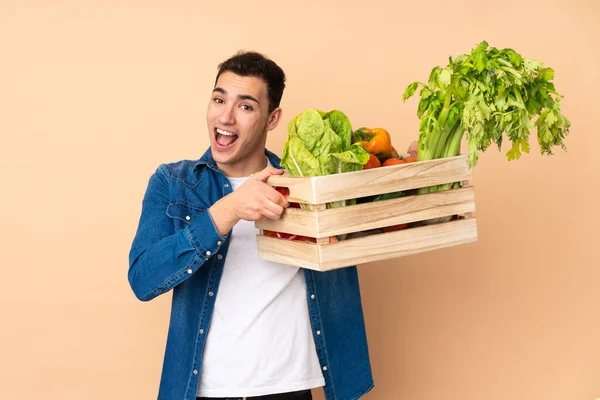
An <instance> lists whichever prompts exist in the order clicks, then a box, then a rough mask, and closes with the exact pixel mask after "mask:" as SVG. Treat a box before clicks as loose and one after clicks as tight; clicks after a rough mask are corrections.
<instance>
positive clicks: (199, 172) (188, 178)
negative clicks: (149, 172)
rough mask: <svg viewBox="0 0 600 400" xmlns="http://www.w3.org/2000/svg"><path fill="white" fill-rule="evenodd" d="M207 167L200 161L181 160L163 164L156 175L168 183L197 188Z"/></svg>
mask: <svg viewBox="0 0 600 400" xmlns="http://www.w3.org/2000/svg"><path fill="white" fill-rule="evenodd" d="M205 170H206V165H204V164H199V160H180V161H174V162H166V163H162V164H160V165H159V166H158V168H157V170H156V172H155V174H160V175H161V177H162V178H163V179H166V180H167V181H179V182H182V183H183V184H185V185H187V186H191V187H194V186H196V185H197V184H198V183H199V182H200V181H201V180H202V177H203V176H204V172H205Z"/></svg>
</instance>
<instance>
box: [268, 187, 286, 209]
mask: <svg viewBox="0 0 600 400" xmlns="http://www.w3.org/2000/svg"><path fill="white" fill-rule="evenodd" d="M267 199H269V200H270V201H272V202H273V203H275V204H279V205H280V206H282V207H285V208H288V207H289V206H290V203H289V202H288V199H287V197H285V196H284V195H282V194H281V193H279V192H278V191H277V190H275V189H273V190H269V191H268V192H267Z"/></svg>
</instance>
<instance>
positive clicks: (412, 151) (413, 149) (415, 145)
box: [406, 140, 419, 159]
mask: <svg viewBox="0 0 600 400" xmlns="http://www.w3.org/2000/svg"><path fill="white" fill-rule="evenodd" d="M406 152H407V153H408V155H410V156H411V157H412V158H414V159H417V154H418V153H419V141H418V140H415V141H414V142H412V143H411V144H410V146H408V150H406Z"/></svg>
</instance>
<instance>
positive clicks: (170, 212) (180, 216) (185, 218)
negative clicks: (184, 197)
mask: <svg viewBox="0 0 600 400" xmlns="http://www.w3.org/2000/svg"><path fill="white" fill-rule="evenodd" d="M203 212H206V209H205V208H199V207H194V206H192V205H191V204H188V203H185V202H181V201H176V202H171V203H169V205H168V207H167V216H168V217H169V218H171V219H172V220H173V225H174V226H175V229H176V230H177V229H183V228H185V227H186V226H187V225H189V224H191V223H192V221H194V220H195V219H196V218H197V217H198V216H199V215H200V213H203Z"/></svg>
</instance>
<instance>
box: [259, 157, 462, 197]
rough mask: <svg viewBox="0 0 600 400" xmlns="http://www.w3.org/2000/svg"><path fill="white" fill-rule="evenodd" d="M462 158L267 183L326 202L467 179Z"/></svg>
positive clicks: (276, 177)
mask: <svg viewBox="0 0 600 400" xmlns="http://www.w3.org/2000/svg"><path fill="white" fill-rule="evenodd" d="M466 159H467V156H466V155H461V156H456V157H448V158H440V159H436V160H428V161H419V162H414V163H409V164H400V165H395V166H389V167H381V168H373V169H367V170H362V171H355V172H345V173H343V174H333V175H325V176H317V177H310V178H306V177H304V178H303V177H292V176H279V175H273V176H271V177H269V179H268V180H267V183H268V184H269V185H272V186H285V187H289V188H290V196H289V198H288V199H289V200H290V201H293V202H300V203H309V204H320V203H329V202H332V201H339V200H346V199H354V198H358V197H365V196H372V195H376V194H382V193H390V192H397V191H402V190H409V189H416V188H421V187H427V186H434V185H440V184H444V183H452V182H460V181H466V180H470V179H471V178H472V171H471V169H470V168H469V167H468V165H467V162H466Z"/></svg>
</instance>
